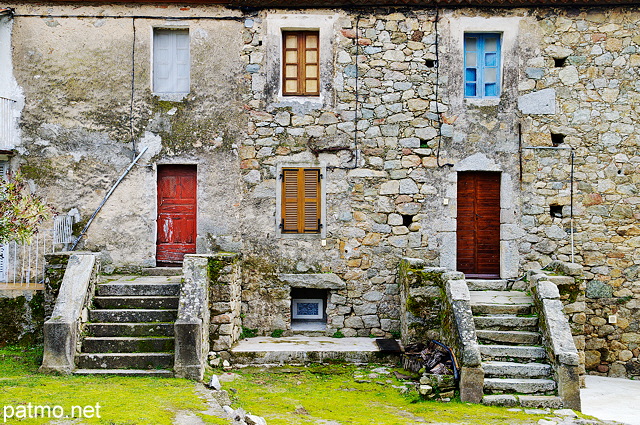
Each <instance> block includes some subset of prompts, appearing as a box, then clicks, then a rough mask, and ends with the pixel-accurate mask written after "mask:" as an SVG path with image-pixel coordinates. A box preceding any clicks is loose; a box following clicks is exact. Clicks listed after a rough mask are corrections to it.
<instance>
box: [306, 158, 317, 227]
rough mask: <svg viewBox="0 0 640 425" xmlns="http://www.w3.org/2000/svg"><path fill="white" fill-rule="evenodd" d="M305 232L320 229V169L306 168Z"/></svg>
mask: <svg viewBox="0 0 640 425" xmlns="http://www.w3.org/2000/svg"><path fill="white" fill-rule="evenodd" d="M303 172H304V188H303V190H304V230H303V231H304V232H305V233H311V232H319V231H320V184H319V181H320V170H318V169H308V168H307V169H304V170H303Z"/></svg>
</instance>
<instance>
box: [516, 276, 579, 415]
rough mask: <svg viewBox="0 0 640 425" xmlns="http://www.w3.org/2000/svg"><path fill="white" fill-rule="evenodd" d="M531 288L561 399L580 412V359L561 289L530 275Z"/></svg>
mask: <svg viewBox="0 0 640 425" xmlns="http://www.w3.org/2000/svg"><path fill="white" fill-rule="evenodd" d="M529 285H530V288H531V293H532V297H533V302H534V305H535V308H536V310H537V313H538V321H539V322H538V323H539V327H540V331H541V332H542V337H543V339H544V343H545V344H544V345H545V349H546V350H547V355H548V357H549V361H550V363H551V366H552V367H553V370H554V375H555V380H556V383H557V385H558V396H559V397H560V398H561V399H562V402H563V405H564V407H565V408H567V409H573V410H578V411H580V410H581V402H580V376H579V366H580V359H579V356H578V350H577V349H576V345H575V343H574V341H573V336H572V334H571V328H570V326H569V320H568V319H567V317H566V316H565V315H564V312H563V308H564V305H563V304H562V301H560V292H559V291H558V286H557V285H556V284H555V283H553V282H551V281H550V280H549V277H548V276H546V275H544V274H541V273H539V274H534V273H530V274H529Z"/></svg>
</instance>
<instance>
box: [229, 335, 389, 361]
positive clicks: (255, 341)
mask: <svg viewBox="0 0 640 425" xmlns="http://www.w3.org/2000/svg"><path fill="white" fill-rule="evenodd" d="M230 354H231V361H232V363H233V364H235V365H247V364H269V365H288V364H307V363H325V362H327V363H331V362H345V363H357V364H364V363H381V362H382V363H386V362H390V363H396V362H398V361H399V360H400V359H399V357H398V356H397V355H395V354H383V353H381V352H380V349H379V348H378V346H377V345H376V343H375V339H373V338H365V337H362V338H355V337H353V338H332V337H328V336H324V337H308V336H303V335H298V336H291V337H281V338H273V337H255V338H247V339H244V340H242V341H239V342H238V344H237V345H236V346H235V347H234V348H233V349H232V350H231V353H230Z"/></svg>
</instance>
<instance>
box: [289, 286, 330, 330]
mask: <svg viewBox="0 0 640 425" xmlns="http://www.w3.org/2000/svg"><path fill="white" fill-rule="evenodd" d="M326 308H327V291H326V290H325V289H308V288H291V328H292V329H293V330H324V329H325V328H326V323H327V313H326Z"/></svg>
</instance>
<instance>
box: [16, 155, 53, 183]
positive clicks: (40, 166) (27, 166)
mask: <svg viewBox="0 0 640 425" xmlns="http://www.w3.org/2000/svg"><path fill="white" fill-rule="evenodd" d="M20 171H21V172H22V175H23V176H24V177H25V178H27V179H28V180H35V181H37V182H38V183H50V182H52V181H53V180H55V179H56V178H57V177H58V174H59V173H58V170H57V168H56V167H55V166H54V165H53V162H52V161H51V160H50V159H46V158H40V157H36V156H31V157H27V162H26V163H24V164H22V165H20Z"/></svg>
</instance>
